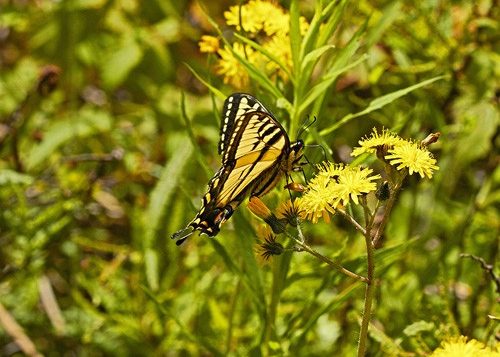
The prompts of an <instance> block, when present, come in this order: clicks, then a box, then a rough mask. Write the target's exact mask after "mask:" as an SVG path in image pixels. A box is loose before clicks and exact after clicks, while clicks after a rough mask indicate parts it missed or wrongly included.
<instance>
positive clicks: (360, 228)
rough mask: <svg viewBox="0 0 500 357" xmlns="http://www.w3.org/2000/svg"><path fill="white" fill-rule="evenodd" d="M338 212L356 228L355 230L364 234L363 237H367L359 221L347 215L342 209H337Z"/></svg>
mask: <svg viewBox="0 0 500 357" xmlns="http://www.w3.org/2000/svg"><path fill="white" fill-rule="evenodd" d="M336 211H337V212H338V213H340V215H341V216H342V217H344V218H345V219H346V220H347V221H348V222H349V223H351V224H352V225H353V226H354V228H356V229H357V230H358V231H360V232H361V233H363V235H366V230H365V229H364V228H363V227H362V226H361V225H360V224H359V223H358V221H356V220H355V219H354V217H352V216H351V215H350V214H347V213H346V212H345V211H343V210H341V209H336Z"/></svg>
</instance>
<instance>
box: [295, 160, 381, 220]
mask: <svg viewBox="0 0 500 357" xmlns="http://www.w3.org/2000/svg"><path fill="white" fill-rule="evenodd" d="M372 173H373V170H372V169H368V168H361V167H350V166H344V165H342V164H340V165H339V164H332V163H330V162H326V163H324V164H322V165H320V166H319V172H318V174H317V175H316V176H315V177H314V178H313V179H312V180H311V182H310V183H309V185H308V190H307V192H306V193H305V194H304V196H302V198H301V200H300V201H299V205H300V208H301V209H302V210H303V211H304V212H305V213H304V215H305V216H306V218H308V219H310V220H311V221H312V222H313V223H316V222H317V221H318V218H319V217H323V218H324V219H325V221H326V222H328V220H329V216H328V212H330V213H334V212H335V209H336V208H337V207H338V206H339V205H340V204H342V205H344V206H345V205H347V204H348V203H349V202H350V200H352V201H353V202H354V203H355V204H358V203H359V200H358V197H359V196H361V195H363V194H366V193H368V192H370V191H375V190H376V188H377V185H376V183H375V182H373V180H376V179H380V175H371V174H372ZM370 175H371V176H370Z"/></svg>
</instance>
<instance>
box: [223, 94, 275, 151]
mask: <svg viewBox="0 0 500 357" xmlns="http://www.w3.org/2000/svg"><path fill="white" fill-rule="evenodd" d="M249 112H264V113H267V114H268V115H269V116H271V117H272V118H273V119H274V117H273V116H272V114H271V113H270V112H269V110H267V109H266V107H265V106H264V105H263V104H262V103H261V102H259V101H258V100H257V99H255V98H254V97H253V96H251V95H250V94H246V93H234V94H231V95H230V96H229V97H227V98H226V100H225V102H224V106H223V108H222V121H221V125H220V140H219V147H218V152H219V154H222V153H223V152H224V151H225V150H226V149H227V146H228V144H229V142H230V138H231V137H232V136H233V130H234V127H235V125H234V124H235V122H237V121H239V120H241V119H242V117H243V116H244V115H245V114H246V113H249ZM275 120H276V119H275Z"/></svg>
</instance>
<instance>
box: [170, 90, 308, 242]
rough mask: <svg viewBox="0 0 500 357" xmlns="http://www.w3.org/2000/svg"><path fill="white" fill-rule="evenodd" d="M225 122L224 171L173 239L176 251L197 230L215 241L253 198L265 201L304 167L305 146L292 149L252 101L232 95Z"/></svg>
mask: <svg viewBox="0 0 500 357" xmlns="http://www.w3.org/2000/svg"><path fill="white" fill-rule="evenodd" d="M222 118H223V120H222V122H221V128H220V141H219V154H221V155H222V167H221V168H220V169H219V171H217V173H216V174H215V176H214V177H213V178H212V179H211V180H210V181H209V182H208V192H207V193H206V194H205V196H204V197H203V199H202V207H201V208H200V211H199V212H198V214H197V215H196V217H195V218H194V219H193V220H192V221H191V223H189V225H188V226H187V227H186V228H184V229H182V230H180V231H178V232H176V233H174V234H173V235H172V239H176V240H177V242H176V244H177V245H180V244H182V243H183V242H184V241H185V240H186V238H187V237H188V236H190V235H191V234H192V233H194V232H195V231H196V230H198V231H200V234H201V233H204V234H206V235H208V236H210V237H213V236H215V235H217V233H219V230H220V226H221V224H222V223H224V222H225V221H227V220H228V219H229V218H230V217H231V215H232V214H233V212H234V210H235V209H236V207H238V205H239V204H240V203H241V202H242V201H243V200H244V199H245V197H246V196H247V195H248V194H249V195H250V196H251V197H252V196H256V197H261V196H263V195H265V194H266V193H267V192H269V191H270V190H271V189H272V188H273V187H274V186H275V185H276V184H277V183H278V181H279V180H280V178H281V177H282V176H283V174H285V175H286V174H288V173H289V172H291V171H293V170H294V169H297V168H299V167H300V164H299V160H300V159H301V157H302V148H303V147H304V143H303V141H302V140H298V141H296V142H294V143H290V139H289V138H288V135H287V133H286V132H285V129H283V127H282V126H281V124H280V123H279V122H278V121H277V120H276V118H275V117H274V116H273V115H272V114H271V112H269V111H268V110H267V109H266V108H265V107H264V106H263V105H262V104H261V103H260V102H259V101H258V100H257V99H255V98H254V97H252V96H251V95H249V94H245V93H234V94H231V95H230V96H229V97H228V98H227V99H226V101H225V102H224V107H223V110H222Z"/></svg>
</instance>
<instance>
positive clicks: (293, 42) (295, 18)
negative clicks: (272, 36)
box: [290, 0, 302, 81]
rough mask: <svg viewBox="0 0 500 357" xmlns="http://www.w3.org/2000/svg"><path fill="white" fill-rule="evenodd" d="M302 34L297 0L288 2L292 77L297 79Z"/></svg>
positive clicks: (298, 76)
mask: <svg viewBox="0 0 500 357" xmlns="http://www.w3.org/2000/svg"><path fill="white" fill-rule="evenodd" d="M301 43H302V36H301V34H300V12H299V2H298V0H292V2H291V3H290V46H291V53H292V63H293V73H294V79H295V80H296V81H298V80H299V78H300V77H301V76H300V68H301V64H300V57H299V56H300V45H301Z"/></svg>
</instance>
